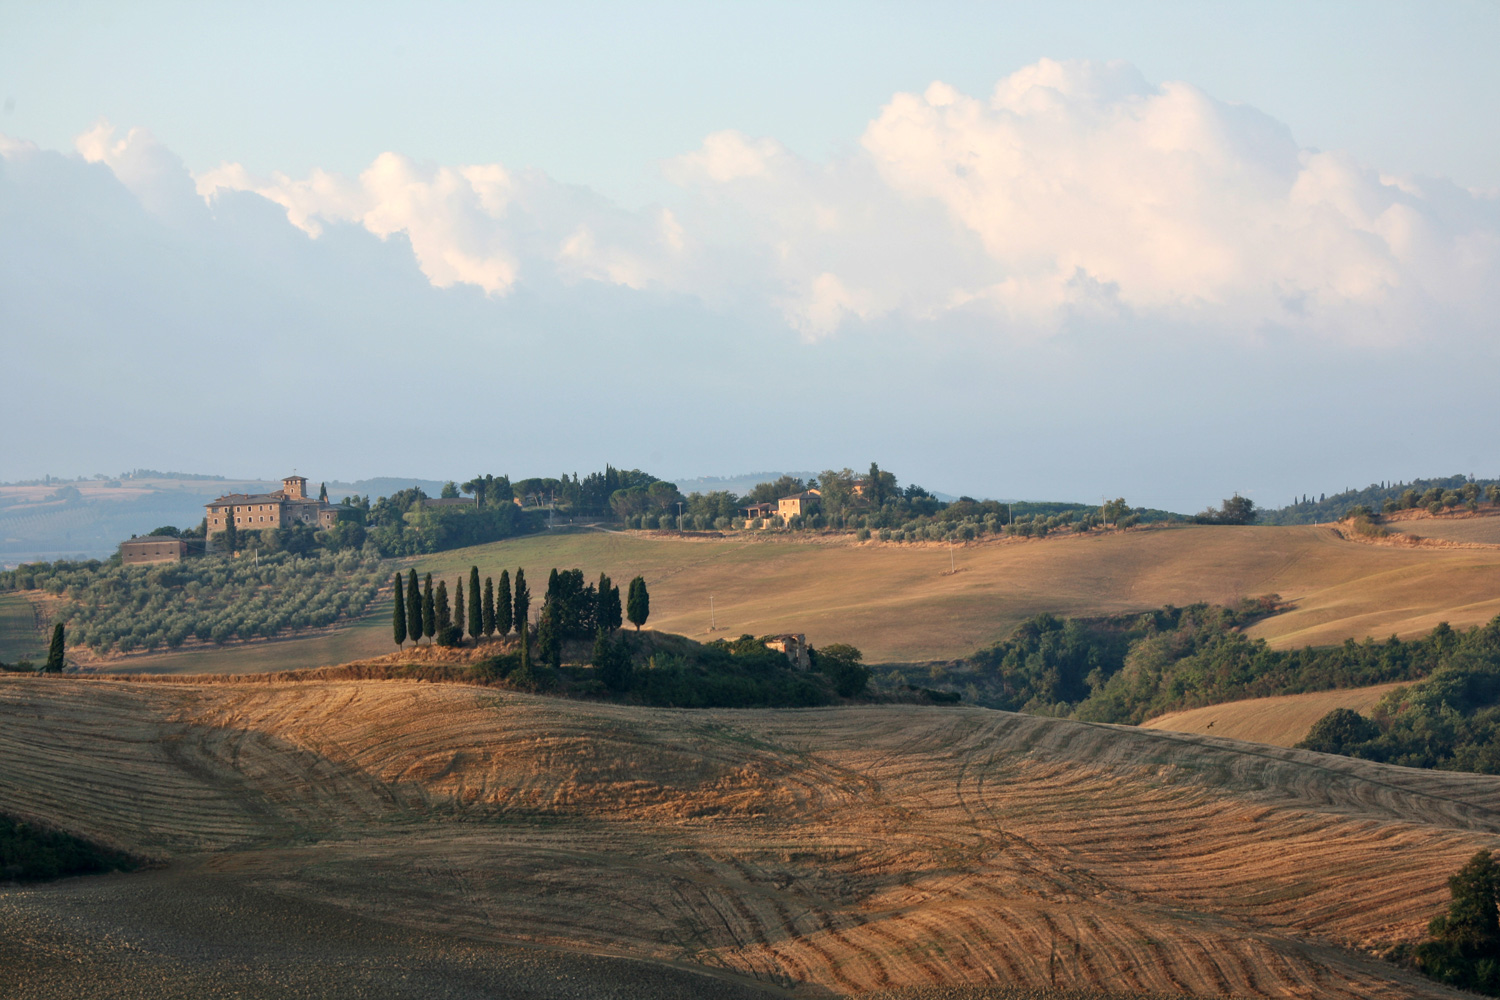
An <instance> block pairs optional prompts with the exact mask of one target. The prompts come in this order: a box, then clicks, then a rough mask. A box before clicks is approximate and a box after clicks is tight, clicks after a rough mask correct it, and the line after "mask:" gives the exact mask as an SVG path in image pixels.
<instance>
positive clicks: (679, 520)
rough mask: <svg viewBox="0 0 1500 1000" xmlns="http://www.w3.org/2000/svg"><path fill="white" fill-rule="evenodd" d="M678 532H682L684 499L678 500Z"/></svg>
mask: <svg viewBox="0 0 1500 1000" xmlns="http://www.w3.org/2000/svg"><path fill="white" fill-rule="evenodd" d="M677 533H678V534H679V535H680V534H682V501H681V500H679V501H677Z"/></svg>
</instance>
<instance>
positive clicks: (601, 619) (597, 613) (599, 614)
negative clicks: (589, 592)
mask: <svg viewBox="0 0 1500 1000" xmlns="http://www.w3.org/2000/svg"><path fill="white" fill-rule="evenodd" d="M610 587H611V584H610V580H609V576H608V574H605V573H600V574H599V589H598V590H597V591H595V592H594V602H595V603H594V624H595V626H596V627H597V628H601V629H605V630H608V629H609V628H610V627H611V626H610V624H609V621H610V607H609V591H610Z"/></svg>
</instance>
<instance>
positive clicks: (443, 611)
mask: <svg viewBox="0 0 1500 1000" xmlns="http://www.w3.org/2000/svg"><path fill="white" fill-rule="evenodd" d="M433 611H434V613H435V614H436V615H437V627H438V631H439V632H441V631H442V630H443V629H445V628H452V627H453V609H452V608H450V607H449V606H448V581H446V580H439V581H438V582H437V595H436V597H435V598H434V600H433Z"/></svg>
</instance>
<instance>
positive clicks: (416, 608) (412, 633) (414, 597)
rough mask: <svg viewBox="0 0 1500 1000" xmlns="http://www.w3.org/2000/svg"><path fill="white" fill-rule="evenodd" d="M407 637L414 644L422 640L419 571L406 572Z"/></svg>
mask: <svg viewBox="0 0 1500 1000" xmlns="http://www.w3.org/2000/svg"><path fill="white" fill-rule="evenodd" d="M406 637H407V638H408V639H410V640H411V641H412V643H413V644H416V643H419V642H421V641H422V595H421V594H420V593H419V592H418V591H417V571H416V570H414V569H413V570H408V571H407V574H406Z"/></svg>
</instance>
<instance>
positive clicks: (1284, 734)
mask: <svg viewBox="0 0 1500 1000" xmlns="http://www.w3.org/2000/svg"><path fill="white" fill-rule="evenodd" d="M1401 686H1402V685H1401V684H1374V685H1371V686H1370V687H1362V688H1340V689H1338V690H1334V691H1312V692H1309V693H1307V694H1284V695H1277V696H1275V697H1273V698H1248V699H1246V700H1245V701H1230V702H1225V703H1224V704H1222V705H1208V706H1206V707H1204V708H1189V709H1184V710H1183V711H1181V712H1168V713H1167V714H1166V715H1158V716H1157V717H1156V718H1154V719H1147V720H1146V721H1145V722H1143V723H1141V726H1142V727H1143V728H1146V729H1165V730H1170V731H1171V732H1174V733H1200V734H1205V735H1212V736H1220V737H1224V738H1226V739H1232V740H1248V741H1250V742H1252V743H1270V744H1273V745H1274V746H1279V747H1289V746H1291V745H1293V744H1294V743H1300V742H1301V741H1302V739H1303V738H1304V737H1306V736H1307V731H1308V730H1309V729H1311V728H1312V727H1313V723H1315V722H1317V721H1318V720H1319V719H1321V718H1322V717H1323V716H1325V715H1327V714H1328V713H1329V712H1331V711H1333V710H1334V709H1335V708H1347V709H1351V710H1353V711H1355V712H1359V713H1361V714H1369V711H1370V709H1372V708H1374V707H1375V705H1376V704H1377V703H1378V702H1379V701H1380V699H1381V698H1383V697H1385V695H1386V693H1387V692H1389V691H1394V690H1395V689H1396V688H1398V687H1401Z"/></svg>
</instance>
